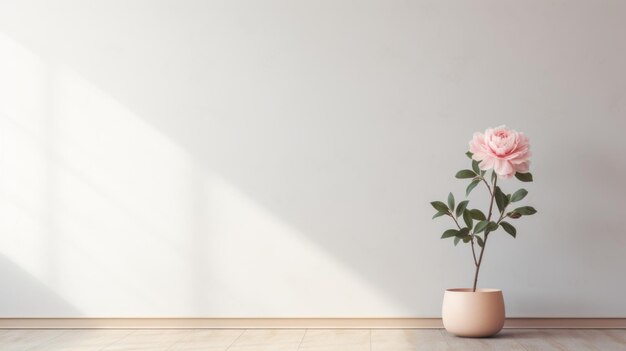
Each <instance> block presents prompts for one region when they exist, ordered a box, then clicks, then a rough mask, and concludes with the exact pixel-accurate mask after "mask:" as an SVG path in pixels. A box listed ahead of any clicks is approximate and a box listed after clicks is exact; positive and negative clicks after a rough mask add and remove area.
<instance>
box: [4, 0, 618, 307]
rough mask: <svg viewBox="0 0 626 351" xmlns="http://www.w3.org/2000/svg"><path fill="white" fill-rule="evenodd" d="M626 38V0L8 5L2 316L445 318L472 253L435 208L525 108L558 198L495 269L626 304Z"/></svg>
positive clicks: (553, 300)
mask: <svg viewBox="0 0 626 351" xmlns="http://www.w3.org/2000/svg"><path fill="white" fill-rule="evenodd" d="M624 33H626V3H624V2H621V1H591V0H589V1H544V0H541V1H539V0H537V1H515V2H514V1H500V0H492V1H480V2H469V1H382V0H381V1H375V2H370V1H367V2H366V1H356V0H355V1H287V0H285V1H268V0H266V1H224V2H222V1H179V0H177V1H147V0H145V1H59V0H57V1H43V0H42V1H17V0H16V1H2V2H0V281H1V282H2V286H3V293H2V297H1V298H0V316H2V317H11V316H12V317H27V316H40V317H55V316H56V317H61V316H63V317H70V316H90V317H108V316H110V317H125V316H143V317H152V316H209V317H242V316H247V317H385V316H387V317H411V316H418V317H430V316H438V315H439V313H440V310H439V309H440V303H441V298H442V292H443V289H445V288H446V287H458V286H469V285H470V284H471V279H472V273H473V270H472V268H473V267H472V263H471V254H470V251H469V248H468V247H467V246H465V247H462V248H455V247H453V246H452V243H451V241H444V240H440V239H439V236H440V233H441V232H442V231H443V230H444V229H446V228H447V227H448V224H446V223H445V221H443V220H441V221H432V220H431V219H430V217H431V215H432V214H433V212H432V209H431V208H430V205H429V204H428V202H429V201H432V200H435V199H442V198H444V197H445V196H446V194H447V192H448V191H449V190H450V189H451V190H454V191H455V192H456V194H457V196H460V195H461V193H462V191H463V189H464V186H465V183H464V182H462V181H458V180H455V179H454V177H453V175H454V173H455V172H456V171H457V170H458V169H461V168H464V167H466V166H467V159H466V158H465V156H464V152H465V151H466V150H467V142H468V141H469V139H470V137H471V135H472V133H473V132H474V131H477V130H482V129H484V128H486V127H488V126H497V125H500V124H507V125H509V126H510V127H513V128H516V129H518V130H522V131H524V132H526V133H527V134H528V135H529V136H530V138H531V142H532V148H533V151H534V157H533V159H532V166H531V167H532V172H533V173H534V175H535V178H536V182H535V183H533V184H531V185H528V187H527V188H528V189H529V190H530V195H529V196H528V198H527V199H528V201H527V203H528V204H531V205H533V206H535V207H536V208H537V209H538V210H539V213H538V214H537V215H536V216H534V217H531V218H528V219H525V220H523V221H521V222H518V223H519V225H518V231H519V235H518V238H517V239H515V240H514V239H512V238H510V237H509V236H508V235H506V234H504V233H501V234H494V235H493V236H492V239H491V240H490V241H489V247H488V251H487V253H486V256H485V262H484V271H483V272H482V273H483V274H482V276H481V279H480V282H479V283H480V285H481V286H483V287H499V288H502V289H503V290H504V291H505V294H506V302H507V308H508V314H509V315H510V316H517V317H524V316H537V317H547V316H563V317H569V316H577V317H591V316H599V317H626V304H625V303H624V300H623V296H624V289H626V282H625V280H624V278H623V277H624V270H625V268H626V256H625V255H624V247H625V245H626V235H625V233H624V229H623V217H624V213H625V210H626V205H625V202H624V201H625V198H626V187H625V186H624V179H626V147H625V146H624V145H625V144H624V143H625V138H624V132H625V131H626V69H625V68H624V62H626V40H624ZM518 186H520V184H519V183H517V182H516V181H508V182H505V183H504V185H503V187H504V188H505V189H508V190H509V191H512V190H515V189H516V187H518ZM479 196H484V193H481V192H480V191H476V193H475V194H473V195H472V199H473V200H474V199H478V197H479Z"/></svg>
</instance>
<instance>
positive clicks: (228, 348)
mask: <svg viewBox="0 0 626 351" xmlns="http://www.w3.org/2000/svg"><path fill="white" fill-rule="evenodd" d="M247 331H248V329H244V330H242V331H241V334H239V336H238V337H236V338H235V340H233V342H231V343H230V345H228V347H227V348H226V350H224V351H228V350H230V348H231V347H233V345H235V343H236V342H237V340H239V338H240V337H241V336H242V335H243V334H244V333H245V332H247Z"/></svg>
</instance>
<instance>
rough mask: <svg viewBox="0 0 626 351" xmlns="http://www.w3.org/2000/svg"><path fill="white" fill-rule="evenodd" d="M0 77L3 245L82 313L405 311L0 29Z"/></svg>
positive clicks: (108, 99) (6, 312) (307, 314)
mask: <svg viewBox="0 0 626 351" xmlns="http://www.w3.org/2000/svg"><path fill="white" fill-rule="evenodd" d="M0 77H3V78H2V79H1V80H0V147H1V149H0V213H2V214H3V215H2V216H0V232H2V235H0V253H2V254H3V255H4V256H6V257H7V258H8V259H10V260H12V261H13V262H15V263H16V264H17V265H19V266H20V267H21V268H22V269H24V270H25V271H27V272H28V273H29V274H32V275H33V276H34V277H36V278H37V279H39V280H40V281H41V282H42V283H44V284H45V285H47V286H48V287H50V288H51V289H52V290H53V291H55V292H56V293H58V294H59V296H61V297H62V298H64V299H66V300H67V302H68V303H69V304H71V305H73V306H75V307H76V309H77V310H79V311H81V313H83V314H84V315H85V316H91V317H105V316H110V317H151V316H172V317H175V316H179V317H186V316H187V317H199V316H212V317H268V316H271V317H290V316H291V317H293V316H304V317H315V316H319V314H318V312H317V311H319V309H320V308H321V307H323V308H324V310H326V311H328V310H333V311H337V313H338V314H339V315H343V316H352V317H358V316H363V317H365V315H362V314H363V313H364V312H363V311H362V309H361V307H362V306H363V303H366V304H367V305H368V306H370V307H371V309H370V310H396V311H398V314H402V313H403V312H402V310H401V308H400V307H399V306H396V305H395V304H394V303H393V302H390V301H388V299H386V298H385V296H384V294H383V293H382V292H381V291H380V289H378V288H376V287H374V286H372V285H371V284H369V283H367V282H365V281H364V280H363V279H361V278H360V277H359V276H358V275H357V274H355V272H353V271H352V270H350V269H349V268H347V267H346V266H345V265H343V264H341V263H340V261H339V260H337V259H335V258H333V257H332V256H330V255H329V254H328V253H326V252H325V251H324V250H323V249H321V248H320V247H319V246H317V245H315V244H314V243H313V242H311V241H310V240H309V239H307V238H306V236H304V235H302V234H301V233H300V232H298V230H297V229H295V228H292V227H290V226H289V225H288V224H287V223H284V222H283V221H281V219H280V218H278V217H277V216H276V215H274V214H272V213H269V212H268V211H267V210H266V209H264V208H263V207H261V206H259V205H258V204H257V203H255V201H254V200H253V199H251V198H249V197H248V196H247V195H246V194H245V193H243V192H242V191H241V190H239V189H238V188H237V186H236V185H235V184H231V183H230V182H228V180H226V179H223V178H221V177H220V176H219V175H218V174H216V173H214V172H213V171H212V170H210V169H207V168H206V166H205V165H202V164H199V163H198V162H196V161H195V160H194V159H193V158H192V157H190V156H189V154H187V153H186V152H185V151H184V150H183V149H182V148H181V147H179V146H178V145H176V144H175V143H173V142H172V141H171V140H170V139H168V138H166V137H165V136H163V135H162V134H161V133H159V132H158V131H157V130H155V129H154V128H153V127H151V126H150V125H148V124H147V123H145V122H144V120H142V119H141V118H139V117H138V116H136V115H134V114H133V112H132V111H129V110H128V109H127V108H125V107H124V106H122V105H120V104H119V103H118V102H117V101H116V100H115V99H113V98H112V97H110V96H109V95H107V94H105V93H104V92H102V91H101V90H99V89H98V88H96V87H94V86H93V85H92V84H90V83H89V82H87V81H85V80H84V79H83V78H81V76H80V75H79V74H77V73H76V72H74V71H73V70H71V69H69V68H68V67H64V66H63V65H60V64H56V63H51V62H46V61H44V60H42V59H40V58H38V57H37V56H36V55H34V54H33V53H31V52H29V51H28V50H27V49H25V48H23V47H21V46H20V45H19V44H18V43H16V42H15V41H13V40H12V39H11V38H9V37H7V36H5V35H3V34H0ZM171 118H174V119H175V118H176V116H172V117H171ZM227 151H228V150H224V152H227ZM15 294H20V292H15ZM355 294H358V295H359V301H358V302H355V301H354V300H353V299H352V297H353V296H354V295H355ZM5 308H6V309H7V310H4V311H0V315H11V316H25V317H26V316H38V317H46V316H41V315H40V314H38V313H39V312H38V311H36V310H28V309H26V310H24V309H23V308H22V309H21V310H18V309H11V306H7V307H5ZM277 310H282V311H293V314H292V315H280V316H279V315H276V314H275V312H274V311H277ZM72 313H73V312H71V311H68V312H67V315H65V316H66V317H69V316H71V314H72ZM51 317H53V316H51ZM56 317H59V316H56ZM368 317H369V316H368Z"/></svg>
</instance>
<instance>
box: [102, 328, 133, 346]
mask: <svg viewBox="0 0 626 351" xmlns="http://www.w3.org/2000/svg"><path fill="white" fill-rule="evenodd" d="M136 331H137V329H134V330H131V331H130V332H129V333H128V334H126V335H124V336H122V337H121V338H119V339H117V340H115V341H113V342H111V343H109V344H107V345H104V346H102V347H101V348H99V349H98V351H102V350H104V349H106V348H107V347H109V346H111V345H113V344H116V343H118V342H120V341H122V340H124V339H126V338H127V337H129V336H130V335H131V334H134V333H135V332H136Z"/></svg>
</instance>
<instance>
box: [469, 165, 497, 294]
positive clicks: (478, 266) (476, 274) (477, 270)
mask: <svg viewBox="0 0 626 351" xmlns="http://www.w3.org/2000/svg"><path fill="white" fill-rule="evenodd" d="M497 183H498V177H497V176H496V177H494V178H493V191H491V201H490V202H489V215H488V216H487V223H489V222H490V221H491V214H492V211H493V201H494V199H495V195H496V184H497ZM488 237H489V229H485V240H483V247H482V248H481V249H480V256H479V257H478V264H476V272H475V273H474V287H473V288H472V292H476V284H477V283H478V272H479V271H480V265H481V263H482V262H483V254H484V253H485V248H486V247H487V239H488Z"/></svg>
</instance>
